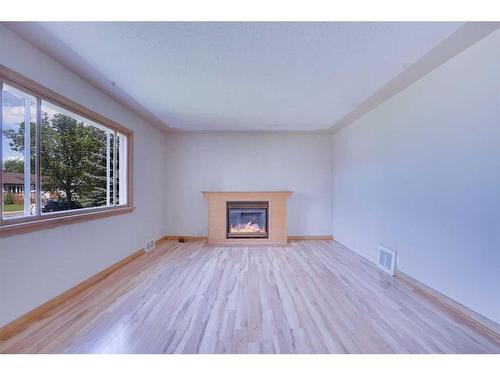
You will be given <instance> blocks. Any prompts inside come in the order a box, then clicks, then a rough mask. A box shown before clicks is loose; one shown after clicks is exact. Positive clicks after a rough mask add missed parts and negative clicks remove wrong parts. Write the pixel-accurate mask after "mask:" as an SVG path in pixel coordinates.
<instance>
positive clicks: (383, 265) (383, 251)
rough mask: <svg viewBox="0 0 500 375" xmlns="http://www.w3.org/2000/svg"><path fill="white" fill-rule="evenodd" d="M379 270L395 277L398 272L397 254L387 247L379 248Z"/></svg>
mask: <svg viewBox="0 0 500 375" xmlns="http://www.w3.org/2000/svg"><path fill="white" fill-rule="evenodd" d="M377 266H378V268H380V269H381V270H384V271H385V272H387V273H388V274H390V275H392V276H394V273H395V271H396V252H395V251H394V250H391V249H387V248H386V247H383V246H380V247H379V248H378V264H377Z"/></svg>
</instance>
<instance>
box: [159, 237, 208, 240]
mask: <svg viewBox="0 0 500 375" xmlns="http://www.w3.org/2000/svg"><path fill="white" fill-rule="evenodd" d="M181 238H182V239H184V241H204V240H206V239H207V237H206V236H165V239H166V240H174V241H178V240H180V239H181Z"/></svg>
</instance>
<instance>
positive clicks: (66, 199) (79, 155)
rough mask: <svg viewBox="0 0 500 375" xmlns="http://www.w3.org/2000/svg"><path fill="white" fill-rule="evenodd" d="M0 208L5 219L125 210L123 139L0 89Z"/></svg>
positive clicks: (40, 101)
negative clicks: (0, 157) (95, 209)
mask: <svg viewBox="0 0 500 375" xmlns="http://www.w3.org/2000/svg"><path fill="white" fill-rule="evenodd" d="M1 92H2V95H1V104H2V124H1V125H2V126H1V138H2V139H1V142H2V143H1V144H2V153H1V156H2V179H1V180H2V202H1V208H2V210H1V214H2V218H3V220H5V221H8V220H9V219H15V218H22V217H29V216H46V215H50V214H53V213H55V212H61V211H70V210H83V209H90V208H99V207H113V206H119V205H125V204H127V192H126V189H127V136H126V135H124V134H122V133H119V132H117V131H115V130H114V129H110V128H108V127H106V126H103V125H101V124H98V123H95V122H93V121H91V120H89V119H86V118H84V117H81V116H79V115H77V114H76V113H73V112H71V111H68V110H66V109H64V108H61V107H59V106H57V105H55V104H53V103H51V102H49V101H45V100H44V99H43V98H40V97H37V96H33V95H31V94H28V93H26V92H24V91H23V90H20V89H18V88H16V87H14V85H9V84H6V83H3V84H2V91H1Z"/></svg>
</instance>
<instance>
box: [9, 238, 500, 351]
mask: <svg viewBox="0 0 500 375" xmlns="http://www.w3.org/2000/svg"><path fill="white" fill-rule="evenodd" d="M0 353H500V342H498V340H497V339H496V338H495V337H493V336H491V335H489V334H487V333H486V332H483V331H481V330H480V329H478V327H477V326H475V325H472V324H471V323H470V322H468V321H467V320H466V319H464V318H463V317H461V316H459V315H458V314H456V313H454V312H453V311H452V310H450V309H448V308H446V307H445V306H443V305H441V304H438V303H436V302H435V301H434V300H432V299H431V298H429V297H428V296H426V295H425V294H423V293H421V292H419V291H418V290H416V289H413V288H412V287H411V286H410V285H408V284H406V283H404V282H402V281H400V280H398V279H395V278H392V277H390V276H388V275H387V274H385V273H383V272H381V271H380V270H379V269H377V268H376V267H375V266H374V265H373V264H371V263H370V262H368V261H367V260H366V259H364V258H361V257H360V256H358V255H357V254H355V253H353V252H351V251H350V250H348V249H346V248H344V247H343V246H342V245H340V244H338V243H337V242H335V241H330V240H304V241H292V242H291V243H289V244H288V246H284V247H271V246H255V247H241V246H238V247H217V246H207V245H206V244H205V241H203V240H202V241H189V242H185V243H179V242H177V241H166V242H165V243H163V244H162V245H161V246H159V247H158V248H157V249H156V250H155V251H153V252H151V253H148V254H146V255H145V256H143V257H141V258H138V259H136V260H134V261H132V262H131V263H129V264H127V265H126V266H125V267H123V268H122V269H120V270H118V271H116V272H115V273H113V274H111V275H109V276H108V277H106V278H105V279H103V280H101V281H100V282H99V283H97V284H95V285H93V286H92V287H90V288H88V289H86V290H84V291H83V292H82V293H80V294H78V295H76V296H74V297H73V298H72V299H71V300H69V301H66V302H65V303H64V304H63V305H61V306H57V307H55V308H54V309H53V310H50V311H48V312H47V313H46V314H45V315H44V316H43V317H42V318H41V319H39V320H37V321H34V322H32V323H31V324H30V325H29V326H28V327H27V328H26V329H25V330H23V331H22V332H20V333H18V334H17V335H15V336H12V337H10V338H8V339H6V340H4V341H1V342H0Z"/></svg>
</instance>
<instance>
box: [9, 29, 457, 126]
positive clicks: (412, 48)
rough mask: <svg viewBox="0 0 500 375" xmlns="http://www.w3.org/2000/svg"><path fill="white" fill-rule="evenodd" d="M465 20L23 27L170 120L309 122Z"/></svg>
mask: <svg viewBox="0 0 500 375" xmlns="http://www.w3.org/2000/svg"><path fill="white" fill-rule="evenodd" d="M461 25H462V24H461V23H418V22H409V23H391V22H388V23H385V22H379V23H371V22H355V23H343V22H341V23H337V22H331V23H306V22H300V23H284V22H272V23H207V22H194V23H171V22H162V23H129V22H123V23H94V22H87V23H82V22H77V23H61V22H56V23H40V24H37V25H36V26H35V25H33V24H31V25H29V24H23V25H21V26H18V28H21V29H22V28H24V31H25V32H26V30H28V29H29V28H30V27H31V31H32V34H34V32H33V31H36V35H37V37H36V38H37V43H38V44H41V45H42V47H43V46H45V47H46V49H49V50H51V51H52V52H53V53H52V54H55V55H58V56H55V57H56V58H59V59H62V60H63V62H64V63H66V65H68V66H69V67H70V68H73V69H75V70H76V71H77V72H80V74H82V75H83V76H84V78H87V79H89V80H90V81H92V82H94V83H97V84H98V85H99V86H101V87H104V88H106V87H109V89H108V90H106V91H108V92H111V94H116V95H117V96H120V98H121V100H122V101H125V102H130V105H131V106H132V107H134V108H135V109H138V110H139V111H142V112H144V113H146V114H147V115H152V116H151V117H154V118H156V119H158V120H160V122H162V123H163V124H164V125H165V126H168V127H170V128H177V129H183V130H201V131H211V130H301V131H302V130H319V129H325V128H329V127H331V126H332V125H334V124H335V123H336V122H337V121H339V120H340V119H342V118H343V117H344V116H346V115H347V114H348V113H349V112H351V111H353V110H355V109H356V107H358V106H359V105H360V104H361V103H362V102H363V101H364V100H366V99H367V98H368V97H370V96H371V95H372V94H373V93H375V92H376V91H377V90H378V89H380V88H381V87H382V86H384V85H385V84H387V82H389V81H390V80H391V79H393V78H394V77H395V76H397V75H398V74H400V73H401V72H402V71H404V70H405V69H406V68H407V67H408V66H409V65H411V64H412V63H414V62H415V61H417V60H418V59H420V58H421V57H422V56H423V55H425V54H426V53H427V52H428V51H429V50H430V49H432V48H433V47H434V46H436V45H437V44H439V43H440V42H441V41H442V40H443V39H445V38H446V37H448V36H449V35H450V34H451V33H453V32H454V31H455V30H456V29H457V28H459V27H460V26H461ZM28 31H29V30H28ZM32 39H33V38H32ZM111 82H115V85H114V86H112V85H111Z"/></svg>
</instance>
